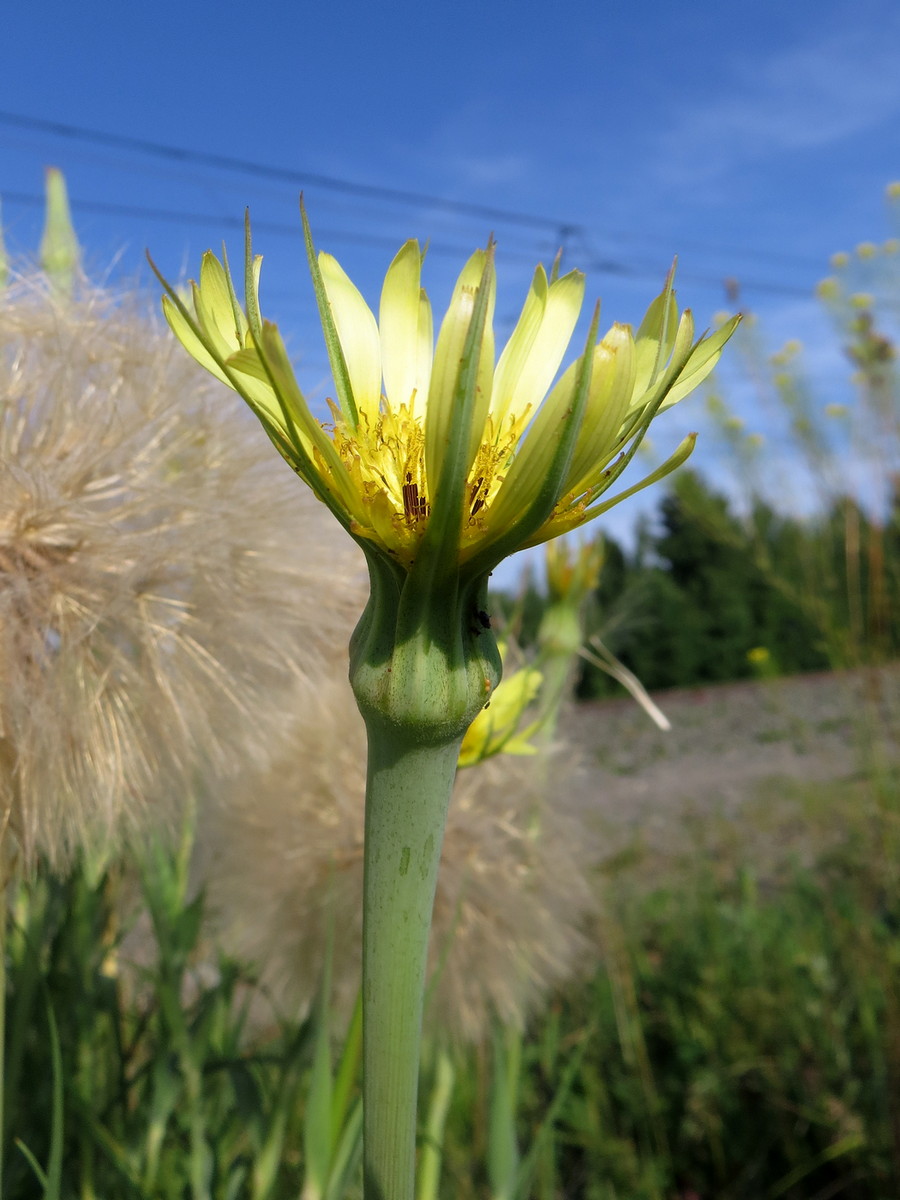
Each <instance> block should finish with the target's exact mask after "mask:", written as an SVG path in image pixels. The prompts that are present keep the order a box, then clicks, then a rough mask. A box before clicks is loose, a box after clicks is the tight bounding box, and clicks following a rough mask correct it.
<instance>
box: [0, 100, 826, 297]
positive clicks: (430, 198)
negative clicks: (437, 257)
mask: <svg viewBox="0 0 900 1200" xmlns="http://www.w3.org/2000/svg"><path fill="white" fill-rule="evenodd" d="M0 124H6V125H13V126H17V127H19V128H22V129H31V130H37V131H40V132H43V133H49V134H53V135H56V136H58V137H64V138H68V139H70V140H73V141H82V142H93V143H95V144H98V145H106V146H111V147H116V148H118V149H128V150H133V151H135V152H137V153H140V154H149V155H152V156H154V157H157V158H165V159H168V160H170V161H176V162H181V163H194V164H196V165H202V166H206V167H214V168H217V169H220V170H228V171H236V172H240V173H242V174H247V175H251V176H256V177H258V178H265V179H271V180H278V181H280V182H282V183H285V182H286V183H292V184H295V185H300V186H302V185H304V184H306V185H308V186H316V187H321V188H324V189H328V190H331V191H335V192H341V193H343V194H345V195H351V196H359V197H364V198H367V199H381V200H387V201H391V202H392V203H396V204H404V205H428V206H430V207H432V208H437V209H440V210H442V211H444V212H448V213H456V214H458V215H464V216H472V217H478V218H479V219H482V220H489V221H502V222H505V223H507V224H512V225H520V226H524V227H526V228H532V229H543V230H552V231H553V233H554V235H555V237H556V239H557V240H558V241H559V242H560V243H561V244H563V245H565V244H566V243H569V242H570V241H571V240H572V239H579V240H581V242H582V243H583V244H587V240H588V230H587V227H586V226H585V225H584V224H582V223H578V222H572V221H566V220H561V219H558V218H555V217H547V216H540V215H537V214H534V213H524V212H521V211H518V210H514V209H504V208H497V207H495V206H492V205H484V204H473V203H472V202H470V201H465V200H452V199H450V198H448V197H446V196H436V195H433V194H431V193H428V192H417V191H410V190H409V189H406V188H388V187H383V186H381V185H378V184H367V183H357V182H355V181H353V180H348V179H342V178H340V177H338V176H334V175H323V174H321V173H318V172H313V171H301V170H297V169H292V168H289V167H276V166H272V165H271V164H269V163H261V162H257V161H256V160H253V159H246V158H241V157H236V156H233V155H225V154H212V153H210V152H208V151H205V150H191V149H188V148H186V147H182V146H174V145H171V144H170V143H166V142H158V141H154V140H151V139H147V138H137V137H132V136H130V135H127V134H115V133H106V132H104V131H102V130H96V129H89V128H87V127H85V126H81V125H73V124H71V123H70V122H66V121H51V120H47V119H44V118H41V117H30V116H27V115H25V114H23V113H11V112H7V111H5V110H0ZM614 236H616V237H617V238H624V239H631V240H638V241H641V242H643V243H645V244H646V243H648V242H653V241H654V240H656V241H661V239H660V238H659V237H657V238H655V239H654V237H653V236H652V235H650V234H646V233H642V234H635V233H633V232H627V231H626V232H623V231H619V232H618V233H615V234H614ZM682 246H683V248H684V249H685V250H688V249H695V250H699V251H704V252H708V253H715V254H729V255H735V254H736V255H738V256H741V257H749V258H752V259H756V260H757V261H759V262H763V261H768V262H778V263H786V262H790V263H793V264H794V265H795V266H798V267H807V268H812V269H815V270H820V269H821V265H822V264H821V263H820V262H819V261H818V260H813V259H812V258H806V257H803V256H800V255H786V254H783V253H780V252H779V253H775V252H771V251H764V250H752V251H742V250H739V249H738V250H736V249H735V248H734V247H729V246H721V245H713V244H711V243H706V242H702V241H696V240H694V239H692V240H690V241H689V242H682ZM771 290H782V289H780V288H779V287H778V285H773V286H772V288H771Z"/></svg>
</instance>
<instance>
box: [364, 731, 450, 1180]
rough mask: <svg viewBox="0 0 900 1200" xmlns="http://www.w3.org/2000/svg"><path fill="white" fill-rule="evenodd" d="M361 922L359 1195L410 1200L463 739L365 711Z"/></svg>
mask: <svg viewBox="0 0 900 1200" xmlns="http://www.w3.org/2000/svg"><path fill="white" fill-rule="evenodd" d="M367 726H368V731H369V766H368V781H367V789H366V842H365V884H364V894H365V899H364V925H363V943H364V950H363V1059H364V1073H363V1114H364V1116H363V1122H364V1124H363V1147H364V1149H363V1156H364V1167H365V1196H366V1200H413V1197H414V1190H415V1148H416V1099H417V1090H418V1078H419V1051H420V1042H421V1028H422V1003H423V996H424V990H425V972H426V960H427V953H428V934H429V929H430V927H431V910H432V906H433V904H434V893H435V888H436V885H437V873H438V864H439V862H440V856H441V844H442V841H443V837H444V825H445V822H446V817H447V807H448V804H449V801H450V793H451V790H452V788H453V779H454V776H455V774H456V763H457V758H458V756H459V745H460V741H461V738H455V739H454V740H452V741H448V742H445V743H440V744H438V745H424V746H423V745H422V744H421V742H420V741H416V740H415V739H414V738H413V737H412V736H411V735H410V733H409V731H408V730H407V729H405V728H403V727H398V726H396V725H393V726H392V725H391V724H389V723H388V722H386V721H382V720H380V719H378V718H377V717H375V716H373V715H371V714H370V715H369V716H368V717H367Z"/></svg>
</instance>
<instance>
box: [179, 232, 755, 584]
mask: <svg viewBox="0 0 900 1200" xmlns="http://www.w3.org/2000/svg"><path fill="white" fill-rule="evenodd" d="M306 235H307V247H308V251H309V259H310V268H311V271H312V275H313V282H314V286H315V289H316V295H317V299H318V302H319V309H320V314H321V318H322V323H323V328H324V331H325V338H326V343H327V346H328V351H329V356H330V359H331V365H332V370H333V374H334V381H335V390H336V402H333V403H331V411H332V421H331V423H330V424H327V425H323V424H321V423H320V422H319V421H317V420H316V419H315V418H314V417H313V416H312V414H311V412H310V410H309V407H308V405H307V403H306V400H305V399H304V397H303V395H302V394H301V391H300V388H299V386H298V384H297V381H296V379H295V377H294V373H293V371H292V369H291V365H290V363H289V360H288V356H287V353H286V350H285V347H284V344H283V342H282V339H281V336H280V334H279V332H278V329H277V328H276V327H275V326H274V325H272V324H270V323H269V322H266V321H263V320H262V319H261V318H260V315H259V304H258V280H259V265H260V259H259V258H255V259H254V258H253V257H252V255H251V254H250V250H249V234H248V250H247V269H246V303H245V309H244V310H242V309H241V307H240V305H239V303H238V301H237V299H236V296H235V291H234V287H233V284H232V280H231V276H230V273H229V270H228V266H227V262H224V263H223V262H220V261H219V260H218V259H217V258H216V257H215V256H214V255H213V254H212V253H211V252H208V253H207V254H206V255H204V258H203V263H202V267H201V272H200V283H199V285H197V284H194V285H193V304H192V307H191V306H190V305H186V304H184V303H183V302H182V301H181V300H180V299H179V297H178V296H177V294H176V293H175V292H174V290H172V289H170V288H167V291H168V295H167V296H166V297H165V298H164V301H163V303H164V307H165V313H166V317H167V319H168V321H169V323H170V325H171V327H172V329H173V330H174V332H175V334H176V335H177V336H178V338H179V339H180V340H181V342H182V343H183V345H184V346H185V347H186V348H187V349H188V350H189V351H190V353H191V354H192V355H193V356H194V357H195V358H196V359H197V360H198V362H200V363H202V364H203V365H204V366H205V367H207V368H208V369H209V370H210V371H211V372H212V373H213V374H214V375H217V376H218V377H219V378H220V379H222V380H223V381H224V382H225V383H227V384H229V385H230V386H231V387H233V388H234V389H235V390H236V391H238V392H239V393H240V394H241V395H242V396H243V397H244V399H245V400H246V401H247V402H248V403H249V404H250V406H251V407H252V408H253V410H254V411H255V412H256V414H257V416H258V417H259V418H260V420H261V421H262V423H263V425H264V426H265V428H266V431H267V432H268V434H269V437H270V438H271V439H272V441H273V442H274V443H275V445H276V446H277V448H278V450H279V451H280V452H281V454H282V455H283V456H284V458H285V459H286V460H287V461H288V462H289V463H290V465H291V466H292V467H293V469H294V470H295V471H296V472H297V474H298V475H300V476H301V477H302V478H303V479H304V480H305V481H306V482H307V483H308V484H309V485H310V487H311V488H312V489H313V490H314V491H315V493H316V494H317V495H318V497H319V498H320V499H321V500H322V501H324V503H326V504H327V505H328V507H329V508H330V509H331V510H332V512H333V513H334V514H335V515H336V516H337V518H338V519H339V520H340V521H341V523H342V524H343V525H344V526H345V528H346V529H347V530H348V531H349V532H350V533H351V534H352V535H353V536H354V537H355V538H356V539H357V540H358V541H359V542H360V544H361V545H362V546H363V548H364V549H367V550H374V551H376V552H378V551H380V552H382V553H383V554H384V555H387V556H389V558H390V559H391V560H392V561H393V562H395V563H397V564H400V565H401V567H403V568H404V569H410V568H411V567H412V565H413V564H414V563H415V562H416V560H417V558H418V557H419V555H420V553H421V551H422V549H423V546H427V548H428V550H429V552H430V553H429V557H431V556H432V555H433V557H434V558H440V559H441V560H442V561H443V562H444V563H446V562H447V561H448V559H449V560H450V561H453V562H455V563H456V564H457V566H458V567H463V566H465V565H470V566H471V568H472V570H473V571H474V572H476V573H481V572H484V571H488V570H490V569H491V568H492V567H493V566H495V565H496V564H497V563H498V562H499V561H500V560H501V559H503V558H505V557H506V556H507V555H508V554H511V553H513V552H514V551H515V550H519V549H521V548H523V547H526V546H533V545H537V544H539V543H541V542H544V541H546V540H548V539H549V538H552V537H555V536H556V535H557V534H560V533H564V532H566V531H567V530H570V529H573V528H575V527H576V526H578V525H581V524H583V523H584V522H585V521H588V520H591V519H592V518H593V517H596V516H598V515H599V514H600V513H602V512H605V511H606V510H607V509H609V508H610V507H611V506H612V504H614V503H616V502H617V501H618V500H621V499H622V498H623V497H624V496H626V495H630V494H631V493H633V492H635V491H638V490H639V489H640V488H643V487H645V486H647V485H648V484H650V483H652V482H654V481H655V480H657V479H660V478H662V477H663V476H664V475H666V474H668V472H670V471H671V470H673V469H674V468H675V467H676V466H678V465H679V464H680V463H681V462H683V461H684V460H685V459H686V458H687V456H688V455H689V454H690V452H691V449H692V448H693V441H694V438H693V436H690V437H688V438H685V439H684V441H683V442H682V443H681V445H680V446H679V447H678V448H677V450H676V451H675V453H674V454H673V455H672V456H671V458H669V460H668V461H667V462H666V463H664V464H663V465H662V466H661V467H660V468H658V469H657V470H656V471H654V472H653V473H652V474H651V475H650V476H648V477H647V478H645V479H643V480H642V481H641V482H639V483H637V484H636V485H634V486H632V487H631V488H629V489H627V490H626V491H625V492H623V493H621V494H619V495H617V496H615V497H614V498H613V499H604V500H601V497H603V496H604V494H605V493H606V492H607V490H608V489H609V488H610V487H611V486H612V485H613V484H614V483H615V481H616V480H617V479H618V477H619V476H620V475H621V473H622V471H623V470H624V469H625V467H626V466H627V465H628V463H629V462H630V460H631V458H632V456H633V454H634V452H635V450H636V449H637V445H638V443H639V442H640V440H641V438H642V437H643V435H644V432H645V431H646V429H647V427H648V425H649V423H650V421H651V419H652V418H653V416H654V415H655V414H656V413H657V412H658V411H660V410H661V409H664V408H668V407H670V406H671V405H672V404H674V403H676V401H678V400H680V399H681V398H682V397H683V396H685V395H686V394H687V393H688V392H690V391H691V390H692V389H693V388H695V387H696V386H697V385H698V384H699V383H700V382H701V381H702V380H703V379H704V378H705V377H706V376H707V375H708V374H709V372H710V371H711V370H712V369H713V367H714V366H715V364H716V362H717V360H718V358H719V355H720V353H721V350H722V347H723V345H724V344H725V342H726V341H727V340H728V338H729V337H730V336H731V333H732V332H733V330H734V327H735V324H736V321H737V318H733V319H731V320H730V321H728V322H727V323H726V324H725V325H723V326H722V327H721V328H720V329H719V330H717V331H716V332H715V333H713V334H711V335H709V336H705V337H701V338H700V339H699V340H698V341H696V342H695V341H694V323H693V319H692V317H691V314H690V312H689V311H685V312H684V313H682V314H681V316H680V317H679V314H678V309H677V305H676V302H675V296H674V293H673V291H672V287H671V276H670V278H669V281H668V282H667V284H666V287H665V290H664V291H663V292H662V294H661V295H660V296H659V297H657V299H656V300H655V301H654V302H653V304H652V305H651V306H650V308H649V310H648V312H647V315H646V317H645V318H644V321H643V323H642V324H641V326H640V328H639V329H638V331H637V333H636V334H633V333H632V330H631V329H630V327H628V326H626V325H618V324H616V325H613V327H612V328H611V329H610V330H609V332H608V333H607V334H606V335H605V336H604V337H603V339H602V340H601V341H599V343H596V344H595V338H596V330H597V319H596V317H595V319H594V323H593V325H592V327H591V333H590V337H589V343H588V345H589V349H588V352H587V353H586V354H585V355H583V356H582V357H581V358H579V359H577V360H576V361H575V362H574V363H572V365H571V366H569V367H568V369H567V370H566V371H564V373H563V374H562V376H561V378H560V379H559V380H558V382H557V383H556V384H555V385H554V384H553V381H554V379H555V378H556V376H557V373H558V371H559V368H560V366H561V364H562V360H563V356H564V354H565V352H566V348H567V346H568V344H569V341H570V339H571V337H572V333H573V331H574V328H575V324H576V322H577V320H578V316H579V312H580V310H581V305H582V300H583V295H584V277H583V276H582V275H581V273H580V272H577V271H572V272H570V273H569V274H567V275H564V276H562V277H559V278H557V277H554V276H551V277H550V278H548V277H547V275H546V273H545V271H544V269H543V267H538V269H537V270H536V272H535V274H534V278H533V281H532V284H531V287H530V289H529V292H528V296H527V297H526V300H525V304H524V307H523V309H522V313H521V316H520V318H519V321H518V323H517V325H516V327H515V330H514V331H513V334H512V336H511V337H510V339H509V342H508V343H507V345H506V347H505V349H504V350H503V352H502V353H501V355H500V357H499V361H498V362H497V363H496V365H495V362H494V335H493V331H492V322H491V318H492V314H493V309H494V298H495V278H494V261H493V260H494V255H493V248H492V247H489V248H488V249H487V250H479V251H476V253H475V254H473V255H472V257H471V258H470V259H469V261H468V263H467V264H466V266H465V267H464V268H463V271H462V274H461V275H460V277H459V279H458V281H457V284H456V287H455V290H454V292H453V297H452V299H451V302H450V307H449V309H448V311H447V314H446V316H445V317H444V319H443V322H442V324H441V327H440V331H439V333H438V337H437V343H436V345H435V344H434V342H433V324H432V312H431V305H430V303H429V300H428V297H427V295H426V293H425V291H424V290H423V288H422V286H421V280H420V276H421V267H422V260H423V257H424V256H423V252H422V251H421V250H420V248H419V245H418V244H417V243H416V242H414V241H410V242H407V243H406V244H405V245H404V246H403V247H402V248H401V249H400V251H399V252H398V254H397V255H396V257H395V258H394V260H393V262H392V263H391V265H390V267H389V268H388V272H387V275H386V277H385V280H384V286H383V289H382V293H381V303H380V308H379V314H378V319H377V320H376V317H375V315H374V314H373V313H372V311H371V310H370V309H369V307H368V305H367V304H366V302H365V301H364V299H363V298H362V296H361V295H360V293H359V292H358V291H357V289H356V287H355V286H354V285H353V283H351V281H350V279H349V278H348V277H347V275H346V274H345V273H344V271H343V270H342V268H341V267H340V266H339V264H338V263H337V261H336V260H335V259H334V258H332V257H331V256H330V255H328V254H319V255H318V256H317V255H316V254H315V252H314V250H313V247H312V241H311V237H310V234H309V228H308V225H307V226H306ZM548 392H549V394H547V393H548Z"/></svg>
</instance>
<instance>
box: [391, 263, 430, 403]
mask: <svg viewBox="0 0 900 1200" xmlns="http://www.w3.org/2000/svg"><path fill="white" fill-rule="evenodd" d="M421 273H422V252H421V250H420V249H419V244H418V242H415V241H410V242H407V243H406V245H405V246H403V248H402V249H401V250H400V251H399V253H398V254H397V256H396V258H395V259H394V261H393V262H392V263H391V265H390V267H389V268H388V272H387V275H386V276H385V279H384V287H383V288H382V291H381V306H380V309H379V313H378V318H379V321H378V325H379V332H380V335H381V359H382V371H383V374H384V394H385V396H386V397H387V401H388V405H389V406H391V407H393V408H395V409H396V408H397V407H398V406H399V405H403V404H405V405H407V406H409V408H410V411H412V412H414V411H415V407H416V405H415V401H416V399H417V398H418V399H419V405H418V407H419V408H420V409H421V410H423V411H424V408H425V400H426V398H427V396H428V383H429V380H430V377H431V356H432V354H433V350H434V344H433V340H432V339H433V337H434V331H433V328H432V321H431V305H430V304H429V303H428V297H427V296H426V295H425V293H424V291H423V290H422V286H421Z"/></svg>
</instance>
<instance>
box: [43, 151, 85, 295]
mask: <svg viewBox="0 0 900 1200" xmlns="http://www.w3.org/2000/svg"><path fill="white" fill-rule="evenodd" d="M45 188H46V202H47V209H46V216H45V218H44V233H43V236H42V237H41V245H40V250H39V252H38V254H39V258H40V263H41V266H42V267H43V269H44V271H45V272H46V274H47V276H48V278H49V279H51V280H52V281H53V283H54V284H55V285H56V286H57V287H58V288H59V289H60V291H63V292H70V291H71V290H72V286H73V284H74V281H75V274H76V272H77V270H78V265H79V263H80V261H81V247H80V246H79V244H78V238H77V237H76V235H75V227H74V225H73V224H72V213H71V210H70V208H69V195H68V192H67V190H66V181H65V177H64V176H63V173H62V171H60V170H58V169H57V168H56V167H48V168H47V173H46V181H45Z"/></svg>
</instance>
